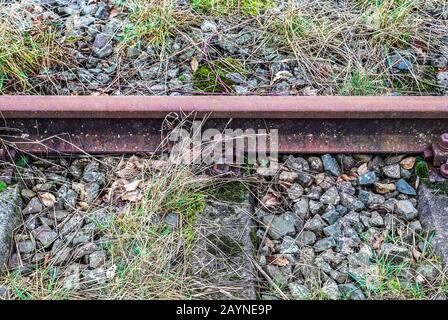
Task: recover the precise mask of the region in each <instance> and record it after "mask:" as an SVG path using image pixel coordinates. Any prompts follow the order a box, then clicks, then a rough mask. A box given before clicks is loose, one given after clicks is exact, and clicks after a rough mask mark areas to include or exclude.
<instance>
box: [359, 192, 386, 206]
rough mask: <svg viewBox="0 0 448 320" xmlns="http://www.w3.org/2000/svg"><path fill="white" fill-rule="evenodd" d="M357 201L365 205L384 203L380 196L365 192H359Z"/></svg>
mask: <svg viewBox="0 0 448 320" xmlns="http://www.w3.org/2000/svg"><path fill="white" fill-rule="evenodd" d="M358 200H359V201H361V202H362V203H364V204H367V205H371V204H383V203H384V202H385V201H386V200H385V199H384V197H383V196H382V195H379V194H375V193H373V192H370V191H366V190H359V194H358Z"/></svg>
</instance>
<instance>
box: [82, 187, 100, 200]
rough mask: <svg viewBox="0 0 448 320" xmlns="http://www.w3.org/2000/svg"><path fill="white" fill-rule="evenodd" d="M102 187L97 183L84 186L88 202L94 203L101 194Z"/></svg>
mask: <svg viewBox="0 0 448 320" xmlns="http://www.w3.org/2000/svg"><path fill="white" fill-rule="evenodd" d="M100 189H101V187H100V185H99V184H98V183H96V182H90V183H87V184H86V185H84V190H85V191H86V199H85V200H86V202H87V203H89V204H91V203H93V202H94V201H95V200H96V199H97V198H98V195H99V194H100Z"/></svg>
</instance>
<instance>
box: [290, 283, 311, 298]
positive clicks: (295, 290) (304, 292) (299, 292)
mask: <svg viewBox="0 0 448 320" xmlns="http://www.w3.org/2000/svg"><path fill="white" fill-rule="evenodd" d="M288 288H289V292H290V293H291V296H292V298H293V299H294V300H307V299H309V298H310V297H311V294H310V291H309V290H308V288H307V287H306V286H304V285H303V284H300V283H297V282H292V283H289V284H288Z"/></svg>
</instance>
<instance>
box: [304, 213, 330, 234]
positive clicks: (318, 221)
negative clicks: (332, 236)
mask: <svg viewBox="0 0 448 320" xmlns="http://www.w3.org/2000/svg"><path fill="white" fill-rule="evenodd" d="M326 226H327V224H326V223H325V221H324V220H322V217H321V216H320V215H318V214H316V215H315V216H314V217H313V218H311V219H310V220H308V221H307V222H306V223H305V227H304V228H305V230H308V231H313V232H315V233H317V234H322V231H323V229H324V228H325V227H326Z"/></svg>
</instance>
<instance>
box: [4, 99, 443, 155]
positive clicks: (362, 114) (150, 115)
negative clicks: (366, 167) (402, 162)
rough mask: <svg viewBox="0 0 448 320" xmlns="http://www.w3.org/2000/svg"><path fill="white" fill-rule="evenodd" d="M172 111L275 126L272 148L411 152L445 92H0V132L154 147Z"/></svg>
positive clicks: (52, 142) (63, 145) (212, 124)
mask: <svg viewBox="0 0 448 320" xmlns="http://www.w3.org/2000/svg"><path fill="white" fill-rule="evenodd" d="M172 113H177V114H183V115H191V116H192V117H194V118H195V119H200V118H205V117H207V118H208V120H207V121H206V122H205V125H204V127H203V129H204V130H205V129H207V128H215V129H220V130H224V129H225V128H232V129H243V130H245V129H255V130H257V129H267V130H268V131H269V130H272V129H278V132H279V146H278V147H279V152H280V153H323V152H330V153H336V152H345V153H383V152H388V153H390V152H392V153H398V152H410V153H419V152H422V151H423V149H424V148H425V147H426V146H427V145H429V144H430V143H431V142H432V141H434V140H435V139H436V138H437V137H438V136H439V135H440V134H441V133H443V132H446V131H448V98H447V97H389V96H388V97H270V96H269V97H266V96H245V97H228V96H181V97H159V96H131V97H114V96H74V97H60V96H0V116H1V117H2V118H3V121H4V123H3V125H2V126H3V129H0V134H1V135H2V137H4V138H5V139H10V140H11V141H14V142H16V143H19V144H20V145H19V146H20V147H21V148H23V149H25V150H27V151H29V152H67V153H79V152H80V151H81V149H82V150H84V151H85V152H89V153H111V152H114V153H115V152H116V153H131V152H154V151H156V150H157V147H158V146H159V144H160V141H161V139H162V138H163V135H162V133H166V132H162V131H161V129H162V125H163V120H164V118H166V117H167V115H170V114H172ZM67 141H69V142H67ZM36 142H39V143H36Z"/></svg>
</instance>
